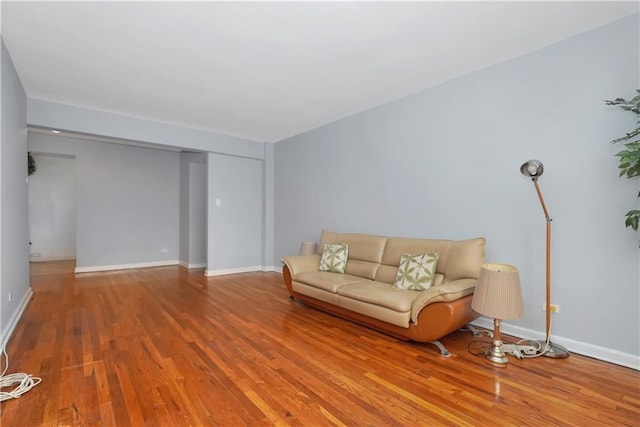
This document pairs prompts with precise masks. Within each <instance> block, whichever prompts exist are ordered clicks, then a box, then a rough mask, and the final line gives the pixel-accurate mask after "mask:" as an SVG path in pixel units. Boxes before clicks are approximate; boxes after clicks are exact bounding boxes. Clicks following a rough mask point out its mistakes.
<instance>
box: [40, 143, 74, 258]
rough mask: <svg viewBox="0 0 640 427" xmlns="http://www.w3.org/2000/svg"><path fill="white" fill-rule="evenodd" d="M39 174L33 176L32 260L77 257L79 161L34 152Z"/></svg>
mask: <svg viewBox="0 0 640 427" xmlns="http://www.w3.org/2000/svg"><path fill="white" fill-rule="evenodd" d="M31 154H32V155H33V159H34V161H35V163H36V168H37V170H36V173H34V174H33V175H31V176H30V177H29V186H28V187H29V241H30V242H31V261H53V260H61V259H75V257H76V159H75V158H74V157H70V156H60V155H51V154H39V153H31Z"/></svg>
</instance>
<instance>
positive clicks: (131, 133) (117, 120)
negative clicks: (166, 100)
mask: <svg viewBox="0 0 640 427" xmlns="http://www.w3.org/2000/svg"><path fill="white" fill-rule="evenodd" d="M27 123H28V124H29V125H31V126H37V127H42V128H45V129H51V128H53V129H59V130H66V131H72V132H79V133H83V134H91V135H100V136H106V137H113V138H122V139H127V140H131V141H142V142H149V143H154V144H160V145H168V146H179V147H183V148H185V149H188V150H194V151H198V150H202V151H215V152H218V153H225V154H232V155H236V156H245V157H252V158H256V159H261V158H262V157H263V155H264V149H263V146H262V145H263V144H262V143H261V142H256V141H251V140H248V139H243V138H236V137H233V136H229V135H223V134H219V133H213V132H205V131H201V130H198V129H192V128H187V127H183V126H177V125H173V124H170V123H163V122H157V121H153V120H146V119H141V118H137V117H129V116H123V115H120V114H114V113H109V112H106V111H97V110H91V109H89V108H82V107H75V106H72V105H65V104H59V103H55V102H49V101H44V100H41V99H34V98H29V100H28V110H27Z"/></svg>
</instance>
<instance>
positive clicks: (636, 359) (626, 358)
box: [471, 317, 640, 370]
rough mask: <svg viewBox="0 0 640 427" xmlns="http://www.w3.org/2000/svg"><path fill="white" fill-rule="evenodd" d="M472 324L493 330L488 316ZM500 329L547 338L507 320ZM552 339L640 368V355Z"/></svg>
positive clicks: (585, 353) (578, 350) (581, 351)
mask: <svg viewBox="0 0 640 427" xmlns="http://www.w3.org/2000/svg"><path fill="white" fill-rule="evenodd" d="M471 324H472V325H476V326H480V327H483V328H487V329H489V330H493V320H492V319H489V318H486V317H480V318H478V319H476V320H475V321H473V322H472V323H471ZM500 330H501V331H502V332H504V333H505V334H508V335H513V336H516V337H520V338H529V339H533V340H543V339H545V338H546V337H545V334H544V332H538V331H534V330H532V329H527V328H523V327H520V326H515V325H510V324H508V323H505V322H500ZM551 341H552V342H554V343H556V344H560V345H561V346H564V347H566V348H567V349H568V350H569V351H571V352H573V353H578V354H581V355H583V356H589V357H593V358H594V359H598V360H603V361H605V362H610V363H615V364H616V365H620V366H626V367H627V368H632V369H635V370H640V356H636V355H633V354H629V353H623V352H621V351H618V350H613V349H610V348H606V347H601V346H598V345H593V344H588V343H584V342H581V341H576V340H572V339H570V338H563V337H559V336H556V335H553V334H552V335H551Z"/></svg>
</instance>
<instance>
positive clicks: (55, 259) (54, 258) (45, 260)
mask: <svg viewBox="0 0 640 427" xmlns="http://www.w3.org/2000/svg"><path fill="white" fill-rule="evenodd" d="M72 259H76V257H75V256H66V257H64V256H63V257H39V256H38V257H36V256H31V257H30V258H29V261H31V262H48V261H71V260H72Z"/></svg>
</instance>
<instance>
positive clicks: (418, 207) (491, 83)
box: [273, 15, 640, 355]
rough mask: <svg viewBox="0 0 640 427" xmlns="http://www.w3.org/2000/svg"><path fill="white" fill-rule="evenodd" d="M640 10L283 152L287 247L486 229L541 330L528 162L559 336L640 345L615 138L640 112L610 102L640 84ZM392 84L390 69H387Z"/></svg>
mask: <svg viewBox="0 0 640 427" xmlns="http://www.w3.org/2000/svg"><path fill="white" fill-rule="evenodd" d="M638 51H639V46H638V15H635V16H632V17H629V18H625V19H623V20H621V21H618V22H615V23H613V24H611V25H607V26H605V27H601V28H598V29H595V30H593V31H590V32H587V33H584V34H581V35H578V36H576V37H573V38H571V39H567V40H564V41H562V42H559V43H557V44H554V45H552V46H549V47H547V48H544V49H542V50H539V51H536V52H532V53H530V54H527V55H524V56H521V57H518V58H515V59H513V60H510V61H508V62H505V63H502V64H499V65H496V66H492V67H489V68H486V69H484V70H481V71H478V72H475V73H472V74H470V75H467V76H463V77H461V78H457V79H454V80H451V81H449V82H446V83H444V84H441V85H439V86H436V87H433V88H431V89H428V90H425V91H423V92H421V93H418V94H416V95H414V96H410V97H406V98H403V99H400V100H398V101H395V102H391V103H388V104H385V105H383V106H380V107H378V108H375V109H372V110H369V111H366V112H364V113H361V114H358V115H355V116H353V117H350V118H347V119H344V120H341V121H338V122H334V123H332V124H329V125H326V126H323V127H321V128H319V129H316V130H313V131H310V132H308V133H305V134H302V135H299V136H296V137H293V138H290V139H288V140H285V141H281V142H279V143H277V144H276V147H275V206H276V210H275V254H274V259H273V263H274V265H275V263H276V261H277V259H278V258H279V257H281V256H285V255H291V254H295V253H297V251H298V248H299V245H300V242H301V241H302V240H316V241H317V240H318V238H319V233H320V230H321V229H322V228H328V229H333V230H336V231H340V232H365V233H378V234H385V235H392V236H410V237H435V238H449V239H465V238H471V237H475V236H485V237H486V238H487V242H488V248H487V259H488V260H489V261H492V262H503V263H510V264H514V265H516V266H517V267H519V269H520V274H521V280H522V285H523V294H524V304H525V316H524V318H522V319H520V320H517V321H512V322H510V323H512V324H514V325H516V326H520V327H522V328H526V329H529V330H534V331H543V330H544V324H545V321H544V313H543V312H542V311H541V304H542V302H543V300H544V295H545V291H544V288H545V286H544V283H545V278H544V274H545V246H544V245H545V243H544V241H545V235H544V233H545V221H544V218H543V214H542V209H541V207H540V205H539V202H538V200H537V197H536V194H535V190H534V187H533V185H532V184H531V182H530V181H528V180H526V179H525V178H524V177H522V176H521V175H520V173H519V166H520V165H521V164H522V163H523V162H524V161H526V160H529V159H532V158H536V159H539V160H541V161H542V162H543V163H544V165H545V175H544V176H543V178H542V179H541V180H540V185H541V187H542V191H543V194H544V196H545V199H546V202H547V206H548V208H549V210H550V213H551V216H552V217H553V253H552V283H553V294H552V302H553V303H555V304H559V305H560V308H561V313H560V314H558V315H556V317H555V319H554V324H553V334H554V335H557V336H560V337H566V338H569V339H571V340H575V341H579V342H582V343H586V344H588V345H594V346H602V347H606V348H610V349H614V350H618V351H620V352H624V353H627V354H631V355H639V354H640V342H639V340H640V329H639V328H640V322H639V317H638V316H639V315H638V302H639V300H640V295H639V286H638V283H639V257H638V235H637V234H635V233H633V232H632V231H630V230H629V229H626V228H625V227H624V224H623V219H624V217H623V216H624V213H625V212H626V211H627V210H629V209H632V208H634V204H635V201H636V200H635V196H636V194H637V192H638V188H637V184H638V183H637V181H635V182H633V181H631V180H626V179H618V177H617V176H618V171H617V160H616V158H614V153H616V152H617V150H618V149H619V148H618V147H614V146H611V145H610V144H609V141H610V140H612V139H613V138H615V137H618V136H620V135H622V134H624V132H625V131H629V130H631V129H632V128H633V126H634V117H633V114H630V113H625V112H622V111H620V110H616V109H614V108H611V107H606V106H605V105H604V104H603V100H604V99H612V98H615V97H618V96H627V97H629V96H633V94H634V90H635V89H636V88H638V86H639V82H638V76H639V69H638V63H639V58H638ZM390 78H392V76H390Z"/></svg>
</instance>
